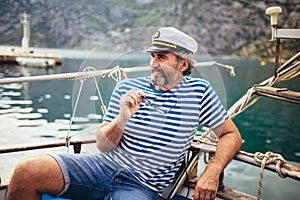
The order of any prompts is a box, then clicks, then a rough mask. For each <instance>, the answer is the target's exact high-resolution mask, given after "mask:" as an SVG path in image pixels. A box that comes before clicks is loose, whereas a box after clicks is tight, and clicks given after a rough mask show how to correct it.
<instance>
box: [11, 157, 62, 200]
mask: <svg viewBox="0 0 300 200" xmlns="http://www.w3.org/2000/svg"><path fill="white" fill-rule="evenodd" d="M63 187H64V179H63V175H62V172H61V169H60V167H59V165H58V163H57V162H56V160H55V159H54V158H53V157H51V156H49V155H47V156H40V157H36V158H32V159H30V160H27V161H24V162H21V163H20V164H18V165H17V166H16V168H15V171H14V174H13V176H12V180H11V182H10V184H9V186H8V188H9V190H8V195H7V198H6V200H23V199H24V200H29V199H30V200H39V199H41V194H43V193H47V194H50V195H57V194H59V192H61V191H62V190H63Z"/></svg>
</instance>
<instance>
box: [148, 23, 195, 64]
mask: <svg viewBox="0 0 300 200" xmlns="http://www.w3.org/2000/svg"><path fill="white" fill-rule="evenodd" d="M197 48H198V45H197V42H196V40H195V39H194V38H192V37H190V36H189V35H187V34H185V33H183V32H182V31H180V30H178V29H176V28H174V27H163V28H160V29H158V31H157V32H156V33H154V35H153V36H152V46H151V47H149V48H148V49H147V50H146V51H147V52H174V53H178V54H179V55H181V56H183V57H186V58H187V57H190V56H192V55H193V54H195V53H196V52H197Z"/></svg>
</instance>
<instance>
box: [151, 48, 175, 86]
mask: <svg viewBox="0 0 300 200" xmlns="http://www.w3.org/2000/svg"><path fill="white" fill-rule="evenodd" d="M178 64H179V63H178V62H177V58H176V55H175V54H173V53H169V52H168V53H160V52H153V53H151V62H150V66H151V80H152V83H153V84H154V85H155V86H160V87H166V86H168V85H170V84H172V83H173V82H174V81H175V80H177V79H178V77H179V75H180V72H179V71H178Z"/></svg>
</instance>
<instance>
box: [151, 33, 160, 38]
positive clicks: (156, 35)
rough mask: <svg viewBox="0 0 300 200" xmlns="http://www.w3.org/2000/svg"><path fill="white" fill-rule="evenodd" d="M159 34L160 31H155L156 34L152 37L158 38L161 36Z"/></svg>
mask: <svg viewBox="0 0 300 200" xmlns="http://www.w3.org/2000/svg"><path fill="white" fill-rule="evenodd" d="M159 36H160V31H157V32H156V33H154V34H153V35H152V38H153V39H156V38H159Z"/></svg>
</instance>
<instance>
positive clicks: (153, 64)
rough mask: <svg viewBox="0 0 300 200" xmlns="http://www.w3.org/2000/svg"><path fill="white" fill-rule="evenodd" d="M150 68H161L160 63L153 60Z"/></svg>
mask: <svg viewBox="0 0 300 200" xmlns="http://www.w3.org/2000/svg"><path fill="white" fill-rule="evenodd" d="M150 66H151V67H159V62H158V61H157V59H155V58H152V59H151V61H150Z"/></svg>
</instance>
